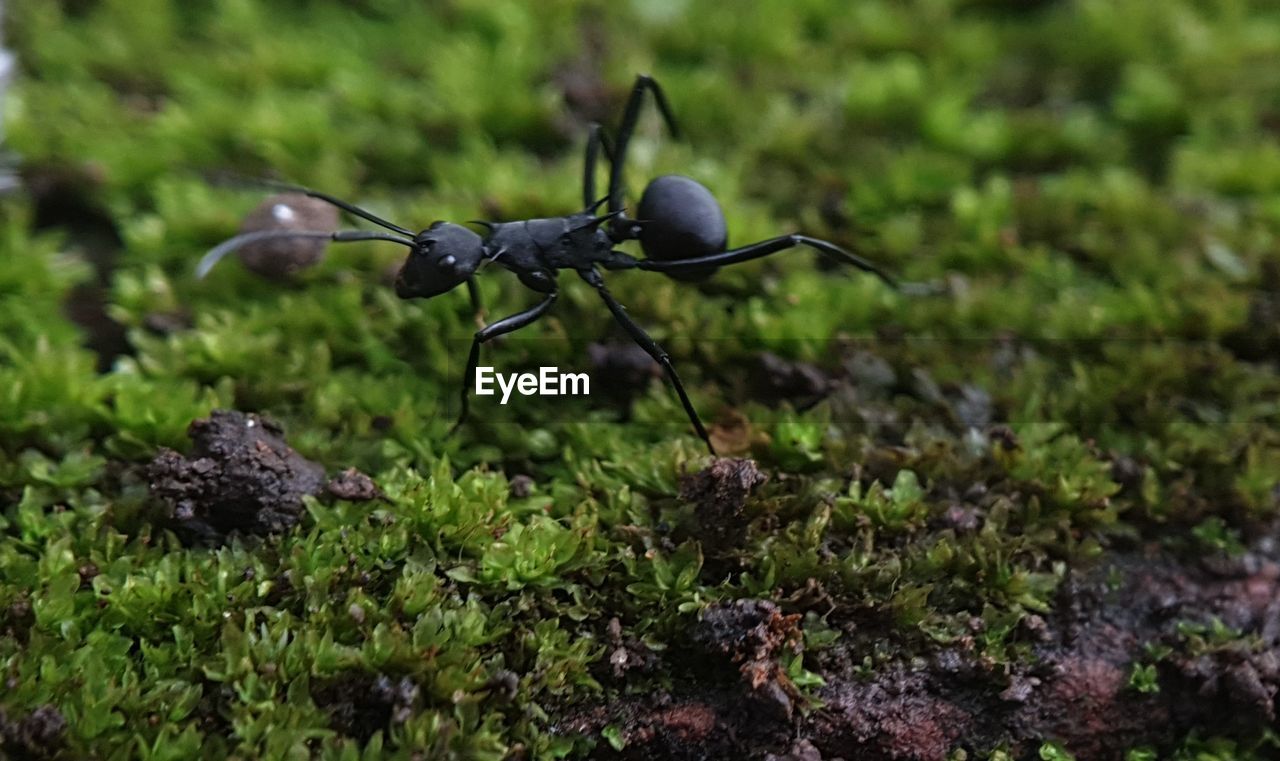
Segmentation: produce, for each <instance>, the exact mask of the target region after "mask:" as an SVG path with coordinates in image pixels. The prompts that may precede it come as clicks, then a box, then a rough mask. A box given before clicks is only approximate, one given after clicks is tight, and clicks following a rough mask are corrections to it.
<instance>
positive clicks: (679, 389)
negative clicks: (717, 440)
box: [578, 270, 716, 456]
mask: <svg viewBox="0 0 1280 761" xmlns="http://www.w3.org/2000/svg"><path fill="white" fill-rule="evenodd" d="M578 274H579V275H581V276H582V279H583V280H586V281H587V282H588V283H590V284H591V286H592V287H593V288H595V289H596V290H597V291H599V293H600V298H602V299H604V303H605V305H606V306H608V307H609V311H610V312H613V317H614V319H615V320H617V321H618V324H619V325H621V326H622V327H623V328H624V329H625V330H626V331H627V333H628V334H630V336H631V340H633V341H635V342H636V344H638V345H639V346H640V348H641V349H644V350H645V352H646V353H647V354H648V355H649V356H650V357H653V359H654V361H656V362H657V363H658V364H659V365H662V369H663V371H665V372H666V374H667V378H668V379H669V380H670V381H671V385H673V386H675V388H676V394H677V395H678V396H679V397H680V403H681V404H683V405H684V411H685V414H686V415H688V416H689V422H691V423H693V427H694V429H695V430H697V432H698V436H699V437H701V438H702V442H703V443H704V444H706V445H707V451H708V452H710V453H711V454H712V455H713V456H714V455H715V453H716V450H715V447H713V446H711V437H710V436H709V435H707V429H706V428H705V427H704V426H703V425H702V419H701V418H699V417H698V412H697V410H695V409H694V408H693V402H691V401H689V395H688V394H687V393H685V390H684V384H683V383H681V382H680V376H679V375H678V374H677V373H676V368H675V366H673V365H672V364H671V357H669V356H668V355H667V352H666V351H664V350H663V348H662V347H661V346H659V345H658V342H657V341H654V340H653V339H652V338H650V337H649V334H648V333H646V332H644V328H641V327H640V326H639V325H637V324H636V323H635V320H632V319H631V316H630V315H628V314H627V308H626V307H624V306H623V305H622V304H619V303H618V300H617V299H615V298H614V297H613V294H612V293H609V289H608V288H606V287H605V284H604V278H602V277H600V273H599V272H596V271H595V270H581V271H579V272H578Z"/></svg>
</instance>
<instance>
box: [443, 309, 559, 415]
mask: <svg viewBox="0 0 1280 761" xmlns="http://www.w3.org/2000/svg"><path fill="white" fill-rule="evenodd" d="M554 303H556V292H555V291H552V292H550V293H548V294H547V295H546V298H544V299H543V300H542V302H541V303H540V304H538V305H537V306H534V307H532V308H530V309H526V310H525V311H523V312H519V313H517V314H513V315H511V316H510V317H504V318H502V319H501V320H498V321H497V322H495V323H493V324H492V325H486V326H485V327H483V328H481V329H480V330H477V331H476V334H475V336H474V337H473V338H472V340H471V353H470V354H469V355H467V372H466V373H465V374H464V375H463V376H462V408H461V409H460V410H459V411H458V422H456V423H454V424H453V427H452V428H450V429H449V435H450V436H452V435H453V433H454V431H456V430H458V428H460V427H461V426H462V424H463V423H464V422H465V421H466V419H467V413H468V412H469V408H470V403H471V399H470V393H469V391H470V389H471V384H472V383H474V382H475V374H476V365H477V364H478V363H479V362H480V344H482V343H485V342H486V341H489V340H490V339H493V338H497V337H498V336H501V335H505V334H507V333H513V332H515V331H517V330H519V329H520V328H523V327H526V326H528V325H529V324H531V323H533V322H534V321H535V320H537V319H538V318H539V317H541V316H542V315H544V314H546V313H547V310H548V309H550V308H551V305H552V304H554Z"/></svg>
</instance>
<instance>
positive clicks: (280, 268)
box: [236, 193, 338, 279]
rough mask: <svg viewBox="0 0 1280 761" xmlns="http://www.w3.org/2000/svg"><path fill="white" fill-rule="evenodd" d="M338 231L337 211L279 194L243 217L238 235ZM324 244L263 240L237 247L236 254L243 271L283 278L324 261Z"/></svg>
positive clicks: (297, 196)
mask: <svg viewBox="0 0 1280 761" xmlns="http://www.w3.org/2000/svg"><path fill="white" fill-rule="evenodd" d="M336 229H338V210H337V209H336V208H334V207H333V206H331V205H329V204H327V203H325V202H324V201H321V200H319V199H316V198H311V197H310V196H306V195H303V194H301V193H280V194H278V195H274V196H271V197H270V198H268V199H267V200H265V201H263V202H262V203H261V204H259V205H258V206H257V208H255V209H254V210H253V211H251V212H249V214H248V216H246V217H245V219H244V223H243V224H242V225H241V226H240V232H241V233H251V232H258V231H262V230H314V231H317V232H326V233H327V232H333V231H334V230H336ZM328 245H329V242H328V241H327V240H317V239H314V238H281V239H279V240H263V241H257V242H255V243H249V244H247V245H245V246H241V247H240V249H239V250H237V251H236V255H237V256H239V257H240V261H241V262H243V263H244V266H245V268H246V269H248V270H250V271H252V272H256V273H257V274H259V275H262V276H263V277H266V278H271V279H279V278H286V277H289V276H290V275H293V274H295V273H297V272H299V271H301V270H304V269H307V268H308V267H313V266H315V265H316V264H318V263H319V262H320V260H321V259H322V258H324V252H325V249H326V248H327V247H328Z"/></svg>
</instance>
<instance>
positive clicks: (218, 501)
mask: <svg viewBox="0 0 1280 761" xmlns="http://www.w3.org/2000/svg"><path fill="white" fill-rule="evenodd" d="M187 433H188V435H189V436H190V437H191V439H192V442H193V446H192V452H191V456H190V457H184V456H183V455H181V454H179V453H178V452H175V451H173V450H171V449H162V450H161V451H160V453H159V454H158V455H156V458H155V459H154V460H153V461H152V462H151V465H150V467H149V469H148V476H149V478H150V481H151V494H152V495H153V496H155V497H156V498H158V499H159V500H161V501H162V502H164V503H165V504H167V505H168V506H169V508H170V512H169V515H168V518H169V521H170V522H171V524H172V526H173V528H174V529H175V531H176V532H177V533H178V534H179V535H180V536H183V537H184V538H185V539H188V540H192V541H197V542H204V543H213V544H216V543H221V542H223V541H225V539H226V538H227V536H228V535H230V534H232V533H243V534H259V535H261V534H268V533H277V532H281V531H285V530H286V529H289V528H291V527H292V526H294V525H295V524H297V522H298V520H299V518H300V517H301V514H302V510H303V504H302V498H303V497H304V496H305V495H308V494H312V495H314V494H319V493H320V492H321V491H323V490H324V489H325V486H326V482H325V474H324V469H323V468H322V467H320V466H319V465H317V464H316V463H314V462H311V461H310V460H308V459H306V458H305V457H303V456H302V455H300V454H298V453H297V452H295V451H294V450H293V449H291V448H290V447H289V445H288V444H286V443H285V440H284V431H283V430H282V429H281V428H280V426H279V425H277V424H276V423H274V422H272V421H270V420H267V419H265V418H261V417H259V416H257V415H254V414H252V413H243V412H236V411H234V410H215V411H214V412H213V413H212V414H211V415H210V416H209V418H208V419H206V420H197V421H195V422H193V423H192V424H191V426H190V428H189V429H188V431H187ZM344 476H345V474H344ZM342 478H343V477H342V476H340V477H339V479H342ZM344 483H345V481H344ZM370 484H372V482H370ZM340 488H345V487H340ZM374 489H375V490H376V486H375V487H374Z"/></svg>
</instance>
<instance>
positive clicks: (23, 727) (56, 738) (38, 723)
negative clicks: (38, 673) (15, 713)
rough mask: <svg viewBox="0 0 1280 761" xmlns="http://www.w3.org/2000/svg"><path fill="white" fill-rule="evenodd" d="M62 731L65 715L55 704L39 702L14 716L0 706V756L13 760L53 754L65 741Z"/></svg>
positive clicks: (65, 730) (55, 753)
mask: <svg viewBox="0 0 1280 761" xmlns="http://www.w3.org/2000/svg"><path fill="white" fill-rule="evenodd" d="M66 732H67V719H66V717H64V716H63V715H62V712H61V711H59V710H58V709H57V708H56V707H55V706H52V705H44V706H41V707H39V708H37V709H36V710H34V711H32V712H31V713H29V714H27V715H26V716H25V717H23V718H22V719H16V720H15V719H10V718H9V717H8V715H7V714H6V713H5V710H4V709H3V708H0V751H2V752H0V757H2V758H9V759H14V761H27V760H28V759H30V761H37V759H50V758H54V757H55V756H57V755H58V753H59V752H60V751H61V750H62V747H63V745H64V744H65V735H66Z"/></svg>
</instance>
